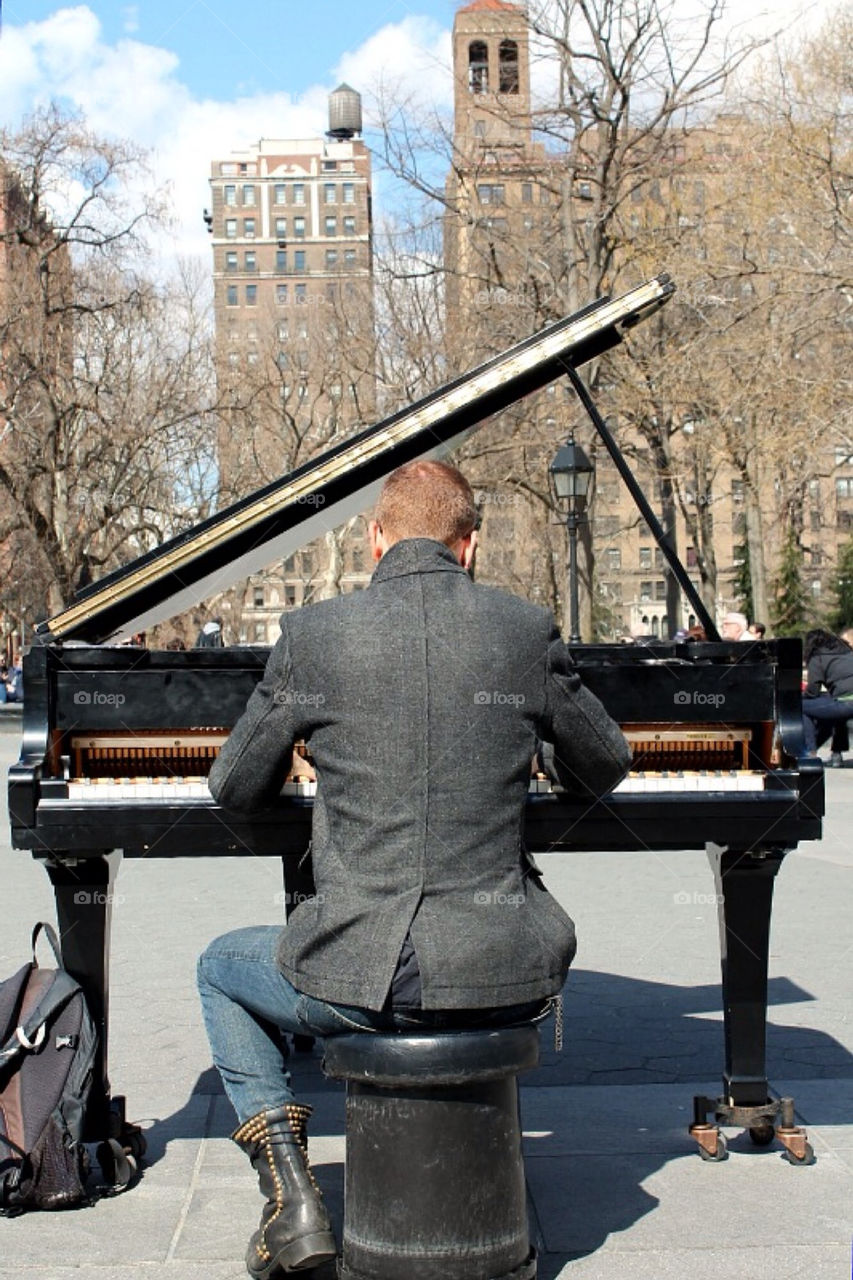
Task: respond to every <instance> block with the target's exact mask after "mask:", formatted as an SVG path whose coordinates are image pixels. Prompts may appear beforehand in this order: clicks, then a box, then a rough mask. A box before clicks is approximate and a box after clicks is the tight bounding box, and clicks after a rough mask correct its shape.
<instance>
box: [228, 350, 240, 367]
mask: <svg viewBox="0 0 853 1280" xmlns="http://www.w3.org/2000/svg"><path fill="white" fill-rule="evenodd" d="M239 363H240V357H239V355H238V354H237V352H236V351H229V352H228V364H229V366H230V367H231V368H232V369H236V368H237V365H238V364H239Z"/></svg>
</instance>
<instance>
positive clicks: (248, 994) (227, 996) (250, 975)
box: [198, 925, 547, 1124]
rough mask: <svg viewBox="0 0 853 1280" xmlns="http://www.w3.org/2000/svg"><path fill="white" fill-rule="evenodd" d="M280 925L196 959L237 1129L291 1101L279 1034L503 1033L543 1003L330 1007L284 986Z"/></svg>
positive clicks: (240, 933)
mask: <svg viewBox="0 0 853 1280" xmlns="http://www.w3.org/2000/svg"><path fill="white" fill-rule="evenodd" d="M280 935H281V929H280V928H279V927H278V925H257V926H255V927H252V928H248V929H235V930H234V931H233V933H226V934H223V936H222V937H221V938H216V939H215V940H214V941H213V942H211V944H210V946H209V947H208V948H207V950H206V951H205V952H204V953H203V955H201V956H200V957H199V962H198V990H199V995H200V996H201V1008H202V1013H203V1015H204V1025H205V1027H206V1029H207V1038H208V1040H209V1041H210V1048H211V1052H212V1054H213V1062H214V1065H215V1067H216V1069H217V1070H218V1072H219V1074H220V1076H221V1077H222V1083H223V1085H224V1087H225V1092H226V1093H227V1094H228V1097H229V1098H230V1100H231V1103H232V1105H233V1107H234V1110H235V1111H236V1112H237V1119H238V1121H239V1123H240V1124H243V1122H244V1121H246V1120H249V1119H251V1117H252V1116H255V1115H257V1114H258V1112H259V1111H266V1110H267V1109H269V1108H273V1107H280V1106H283V1104H284V1103H286V1102H293V1101H294V1093H293V1090H292V1089H291V1087H290V1072H289V1071H288V1070H287V1068H286V1067H285V1059H284V1057H283V1054H282V1048H281V1036H280V1033H281V1032H282V1031H289V1032H291V1033H294V1034H297V1035H304V1036H319V1037H321V1038H322V1037H325V1036H334V1035H342V1034H345V1033H347V1032H351V1031H366V1032H377V1031H384V1032H388V1031H407V1030H408V1031H417V1030H420V1031H425V1030H428V1029H437V1028H439V1027H444V1028H448V1027H455V1028H457V1029H458V1028H461V1027H462V1026H466V1027H471V1028H475V1027H489V1026H505V1025H507V1024H509V1023H513V1022H521V1021H524V1020H525V1019H530V1018H534V1017H536V1016H537V1015H538V1014H540V1013H541V1012H542V1009H543V1006H545V1005H546V1003H547V1002H546V1001H545V1000H538V1001H534V1002H532V1003H528V1004H524V1005H512V1006H507V1007H505V1008H500V1009H472V1010H470V1011H465V1010H459V1009H452V1010H446V1011H441V1010H435V1011H432V1010H423V1011H421V1010H411V1011H408V1010H407V1011H405V1012H403V1011H401V1010H395V1011H392V1010H383V1011H381V1012H378V1011H376V1010H373V1009H359V1008H354V1007H352V1006H350V1005H341V1004H330V1003H329V1002H328V1001H326V1000H317V999H315V998H314V996H308V995H305V994H304V993H303V992H301V991H297V989H296V988H295V987H294V986H293V985H292V984H291V983H290V982H288V980H287V978H285V976H284V974H283V973H282V972H281V971H280V969H279V967H278V964H277V962H276V949H277V946H278V940H279V937H280Z"/></svg>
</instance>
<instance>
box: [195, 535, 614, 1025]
mask: <svg viewBox="0 0 853 1280" xmlns="http://www.w3.org/2000/svg"><path fill="white" fill-rule="evenodd" d="M281 628H282V630H281V638H280V639H279V641H278V643H277V644H276V645H275V648H274V649H273V651H272V653H271V654H270V658H269V662H268V664H267V668H266V672H265V674H264V677H263V680H262V681H261V682H260V684H259V685H258V686H257V688H256V690H255V692H254V693H253V694H252V697H251V698H250V700H249V703H248V706H247V708H246V711H245V713H244V715H243V716H242V718H241V719H240V720H239V722H238V723H237V724H236V725H235V727H234V730H233V732H232V733H231V736H230V738H229V739H228V741H227V742H226V744H225V746H224V748H223V750H222V752H221V754H220V756H219V758H218V760H217V761H216V763H215V765H214V768H213V770H212V772H211V775H210V789H211V791H212V793H213V795H214V797H215V798H216V799H217V800H218V801H219V802H220V803H221V804H222V805H223V806H224V807H225V808H228V809H232V810H236V811H238V812H246V811H249V812H251V811H253V810H257V809H259V808H263V807H265V806H268V805H270V804H271V803H272V802H273V801H274V799H275V797H276V795H277V794H278V792H279V790H280V786H281V782H282V778H283V776H284V774H285V771H286V769H287V765H288V763H289V760H290V752H291V749H292V745H293V742H294V739H296V738H305V739H307V740H309V741H310V748H311V753H312V755H313V757H314V760H315V762H316V766H317V775H318V789H317V799H316V802H315V805H314V815H313V841H312V860H313V867H314V879H315V884H316V890H317V892H316V897H315V898H314V899H313V900H311V901H307V902H304V903H302V904H300V905H299V906H298V907H297V908H296V910H295V911H294V912H293V914H292V915H291V917H290V919H289V921H288V924H287V926H286V928H284V929H283V930H282V935H281V942H280V945H279V951H278V956H279V963H280V966H281V969H282V971H283V973H284V974H285V975H286V977H287V978H289V980H290V981H291V982H292V983H293V985H294V986H295V987H297V988H298V989H299V990H301V991H304V992H305V993H306V994H308V995H312V996H316V997H319V998H321V999H325V1000H331V1001H335V1002H337V1003H340V1004H351V1005H359V1006H362V1007H365V1008H368V1009H379V1008H381V1007H382V1005H383V1004H384V1002H385V998H386V996H387V994H388V990H389V987H390V984H391V979H392V976H393V974H394V970H395V967H396V964H397V958H398V956H399V953H400V947H401V944H402V942H403V939H404V938H405V936H406V933H407V931H408V930H409V929H410V930H411V936H412V941H413V943H414V947H415V951H416V953H417V957H418V963H419V966H420V971H421V983H422V992H423V994H422V999H423V1006H424V1008H426V1009H460V1008H477V1009H480V1008H487V1007H496V1006H503V1005H509V1004H520V1003H523V1002H526V1001H528V1000H536V999H538V998H540V997H546V996H550V995H554V994H556V993H557V992H558V991H559V990H560V988H561V987H562V984H563V982H564V980H565V977H566V971H567V969H568V966H569V963H570V961H571V958H572V956H573V954H574V950H575V934H574V927H573V925H572V922H571V920H570V919H569V917H568V916H567V915H566V914H565V912H564V911H563V910H562V908H561V907H560V906H559V905H558V904H557V903H556V902H555V900H554V899H553V898H552V897H551V895H550V894H549V893H548V892H547V891H546V889H545V887H544V885H543V884H542V881H541V878H540V876H539V874H538V872H537V871H536V868H535V866H534V864H533V863H532V861H531V860H530V859H529V858H528V856H527V854H526V851H525V849H524V843H523V838H522V826H523V813H524V804H525V797H526V795H527V787H528V780H529V773H530V761H531V757H532V754H533V751H534V747H535V743H536V740H537V738H542V739H544V740H546V741H548V742H553V743H554V746H555V767H556V769H557V772H558V774H559V776H560V779H561V781H562V782H563V784H564V785H565V786H567V787H568V788H570V789H571V790H572V791H574V792H578V793H580V794H586V795H589V794H594V795H600V794H602V793H604V792H605V791H607V790H609V789H610V788H611V787H612V786H613V785H615V783H616V782H617V781H618V780H619V778H620V777H621V776H622V775H623V773H624V772H625V770H626V769H627V767H628V763H629V760H630V752H629V749H628V746H627V743H626V742H625V739H624V737H623V736H622V734H621V732H620V730H619V728H618V726H617V725H616V724H615V723H614V722H613V721H612V720H611V719H610V717H609V716H608V715H607V713H606V712H605V710H604V708H603V707H602V705H601V703H600V702H599V701H598V700H597V699H596V698H595V697H594V696H593V695H592V694H591V693H590V692H589V691H588V690H587V689H585V688H584V686H583V685H582V684H581V681H580V679H579V677H578V675H577V674H576V672H575V671H574V670H573V665H572V659H571V654H570V651H569V650H568V649H567V647H566V646H565V645H564V644H563V642H562V640H560V638H559V635H558V633H557V630H556V627H555V626H554V622H553V619H552V618H551V616H550V614H548V613H547V612H545V611H544V610H542V609H539V608H537V607H535V606H533V605H530V604H528V603H526V602H525V601H523V600H519V599H517V598H516V597H515V596H512V595H508V594H507V593H505V592H502V591H498V590H496V589H494V588H492V587H486V586H481V585H479V584H475V583H474V582H472V581H471V578H470V577H469V576H468V574H467V573H466V572H465V570H464V569H463V568H462V567H461V565H460V564H459V563H458V562H457V561H456V559H455V558H454V556H453V554H452V553H451V552H450V551H449V550H448V549H447V547H445V546H443V545H442V544H441V543H438V542H434V541H432V540H431V539H427V538H412V539H407V540H405V541H403V542H398V543H396V544H395V545H394V546H393V547H391V549H390V550H389V551H388V552H387V553H386V555H385V556H384V557H383V558H382V560H381V561H380V563H379V565H378V566H377V568H376V571H375V573H374V575H373V578H372V580H371V583H370V586H369V587H368V589H367V590H366V591H361V592H357V593H355V594H353V595H347V596H341V597H339V598H337V599H334V600H327V601H323V602H322V603H319V604H315V605H309V606H307V607H305V608H303V609H300V610H297V611H294V612H292V613H285V614H284V615H283V617H282V619H281Z"/></svg>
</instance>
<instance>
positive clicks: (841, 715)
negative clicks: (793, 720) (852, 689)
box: [803, 693, 853, 752]
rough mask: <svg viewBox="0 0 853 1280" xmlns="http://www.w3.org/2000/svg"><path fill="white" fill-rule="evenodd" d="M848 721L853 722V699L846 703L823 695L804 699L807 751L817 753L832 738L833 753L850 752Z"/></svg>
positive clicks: (804, 727)
mask: <svg viewBox="0 0 853 1280" xmlns="http://www.w3.org/2000/svg"><path fill="white" fill-rule="evenodd" d="M848 720H853V699H851V700H850V701H849V702H844V701H840V700H839V699H838V698H830V697H829V696H828V694H823V693H822V694H819V695H818V697H816V698H803V735H804V737H805V742H806V750H807V751H811V752H814V751H816V750H817V748H818V747H820V746H822V745H823V743H824V742H826V740H827V738H829V737H830V736H831V737H832V750H833V751H838V752H841V751H849V749H850V741H849V738H848V736H847V721H848Z"/></svg>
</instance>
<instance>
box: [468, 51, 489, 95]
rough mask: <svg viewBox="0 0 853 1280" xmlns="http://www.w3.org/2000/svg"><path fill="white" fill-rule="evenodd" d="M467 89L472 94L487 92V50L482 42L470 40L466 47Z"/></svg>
mask: <svg viewBox="0 0 853 1280" xmlns="http://www.w3.org/2000/svg"><path fill="white" fill-rule="evenodd" d="M468 88H469V89H470V90H471V92H472V93H488V91H489V49H488V46H487V45H486V42H485V41H484V40H472V41H471V43H470V44H469V46H468Z"/></svg>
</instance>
